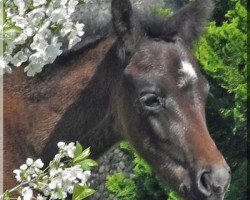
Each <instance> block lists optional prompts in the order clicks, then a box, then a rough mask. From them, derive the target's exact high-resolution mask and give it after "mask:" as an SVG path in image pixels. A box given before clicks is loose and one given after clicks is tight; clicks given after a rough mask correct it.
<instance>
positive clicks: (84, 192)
mask: <svg viewBox="0 0 250 200" xmlns="http://www.w3.org/2000/svg"><path fill="white" fill-rule="evenodd" d="M94 193H95V190H93V189H91V188H88V187H86V186H80V185H75V187H74V191H73V197H72V200H82V199H85V198H86V197H88V196H90V195H92V194H94Z"/></svg>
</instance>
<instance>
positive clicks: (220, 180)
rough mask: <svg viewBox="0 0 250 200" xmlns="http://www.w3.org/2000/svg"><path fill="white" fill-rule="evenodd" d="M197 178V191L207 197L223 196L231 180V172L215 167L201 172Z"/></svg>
mask: <svg viewBox="0 0 250 200" xmlns="http://www.w3.org/2000/svg"><path fill="white" fill-rule="evenodd" d="M197 178H198V179H197V189H198V191H199V192H200V193H201V194H202V195H204V196H205V197H209V196H211V195H223V194H224V193H225V192H226V190H227V188H228V187H229V184H230V180H231V176H230V171H229V170H228V169H226V168H225V167H213V168H211V170H210V171H203V172H201V174H200V176H198V177H197Z"/></svg>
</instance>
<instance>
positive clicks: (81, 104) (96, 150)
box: [42, 46, 121, 162]
mask: <svg viewBox="0 0 250 200" xmlns="http://www.w3.org/2000/svg"><path fill="white" fill-rule="evenodd" d="M114 49H115V48H114V46H112V47H111V48H110V50H109V51H108V52H107V53H106V55H105V57H104V59H103V60H102V62H101V63H100V64H99V65H98V66H97V68H96V71H95V73H94V75H93V77H92V78H91V80H90V81H89V82H88V84H87V86H86V87H85V88H84V90H83V91H82V92H81V94H80V95H79V97H78V99H76V101H75V102H74V103H73V104H72V105H70V106H69V108H68V109H67V111H66V112H65V113H64V114H63V116H62V118H61V120H60V121H59V122H58V123H57V125H56V127H55V128H54V130H53V132H52V134H51V136H50V139H49V140H48V141H49V142H48V143H47V145H46V146H45V148H44V149H45V150H44V151H43V153H42V157H44V158H45V160H47V162H48V161H49V160H51V159H52V157H51V156H48V155H47V149H50V152H53V153H55V152H56V150H57V147H56V143H57V142H58V141H66V142H70V141H79V142H80V143H81V144H83V146H84V147H88V146H90V147H92V155H93V156H94V157H98V156H99V155H100V154H102V153H103V152H105V151H106V150H107V149H108V148H109V147H111V146H113V145H114V144H115V143H116V142H117V141H119V140H120V139H121V137H120V135H119V134H118V133H117V131H116V130H117V127H116V126H117V125H116V123H115V115H116V114H115V112H114V111H113V110H114V109H113V105H112V104H113V102H114V93H115V92H114V91H116V87H117V85H118V83H119V77H120V74H121V72H120V70H119V69H118V67H117V65H118V63H117V62H118V60H117V59H116V58H115V56H114V55H115V52H114ZM79 57H81V56H79ZM83 67H84V66H83ZM53 155H54V154H53Z"/></svg>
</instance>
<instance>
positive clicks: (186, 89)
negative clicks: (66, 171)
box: [4, 0, 230, 200]
mask: <svg viewBox="0 0 250 200" xmlns="http://www.w3.org/2000/svg"><path fill="white" fill-rule="evenodd" d="M212 8H213V3H212V2H211V0H196V1H194V2H192V3H190V4H188V5H187V6H185V7H184V8H182V9H181V10H179V11H178V12H177V13H176V14H175V15H173V16H172V17H170V18H169V19H166V20H163V19H158V18H157V17H153V16H148V17H146V16H140V15H139V14H136V13H134V12H133V11H132V8H131V5H130V2H129V1H128V0H122V1H121V0H113V1H112V22H113V28H114V35H113V36H110V37H108V38H106V39H103V40H102V41H99V43H97V44H95V45H92V46H91V47H89V48H88V49H86V50H79V51H77V52H74V53H73V54H70V55H68V56H64V57H62V58H60V59H59V60H58V61H57V62H56V63H55V64H53V65H52V66H48V67H46V69H45V70H44V72H42V73H41V74H39V75H37V76H36V77H34V78H27V77H26V75H24V74H23V72H22V69H17V70H15V71H14V73H13V74H12V75H6V76H5V78H4V184H5V187H6V188H7V187H11V186H13V184H14V183H13V179H12V178H11V177H13V174H12V170H13V169H15V168H17V167H18V166H19V165H20V164H21V163H23V162H24V160H25V159H26V158H27V157H34V158H37V157H41V158H42V159H43V160H45V162H46V163H48V162H49V160H50V159H52V157H53V156H54V154H55V152H56V143H57V142H58V141H66V142H70V141H77V140H78V141H80V142H81V143H82V144H83V145H84V146H85V147H87V146H91V147H92V153H93V155H94V157H98V156H99V155H101V154H102V153H104V152H105V151H106V150H107V149H108V148H109V147H111V146H112V145H114V144H115V143H116V142H118V141H120V140H122V139H127V140H128V141H130V142H131V143H132V145H133V146H134V147H135V149H136V150H137V152H138V153H139V154H140V155H141V156H142V157H143V158H144V159H145V160H146V161H147V162H148V163H149V164H150V165H151V166H152V167H153V168H154V170H155V171H156V172H157V174H158V175H159V176H160V177H162V178H163V179H164V180H165V181H166V182H168V183H169V184H170V185H171V186H172V187H173V188H175V190H176V191H178V192H179V193H180V194H181V195H182V196H183V197H185V199H198V200H220V199H223V197H224V194H225V191H226V190H227V188H228V186H229V182H230V169H229V167H228V165H227V164H226V162H225V160H224V158H223V156H222V155H221V153H220V152H219V151H218V149H217V147H216V145H215V143H214V142H213V140H212V139H211V137H210V135H209V133H208V129H207V126H206V119H205V108H204V107H205V102H206V97H207V94H208V92H209V84H208V82H207V80H206V79H205V77H204V76H203V75H202V74H201V72H200V70H199V67H198V64H197V61H196V60H195V58H194V56H193V54H192V52H191V50H190V49H191V45H192V43H193V42H194V41H195V40H196V39H197V37H198V36H199V35H200V33H201V32H202V29H203V26H204V24H205V22H206V20H207V18H208V17H209V16H210V14H211V12H212Z"/></svg>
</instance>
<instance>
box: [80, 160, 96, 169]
mask: <svg viewBox="0 0 250 200" xmlns="http://www.w3.org/2000/svg"><path fill="white" fill-rule="evenodd" d="M77 164H78V165H81V168H82V169H83V170H90V168H91V167H94V166H97V165H98V164H97V162H96V161H94V160H91V159H86V160H83V161H81V162H79V163H77Z"/></svg>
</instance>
